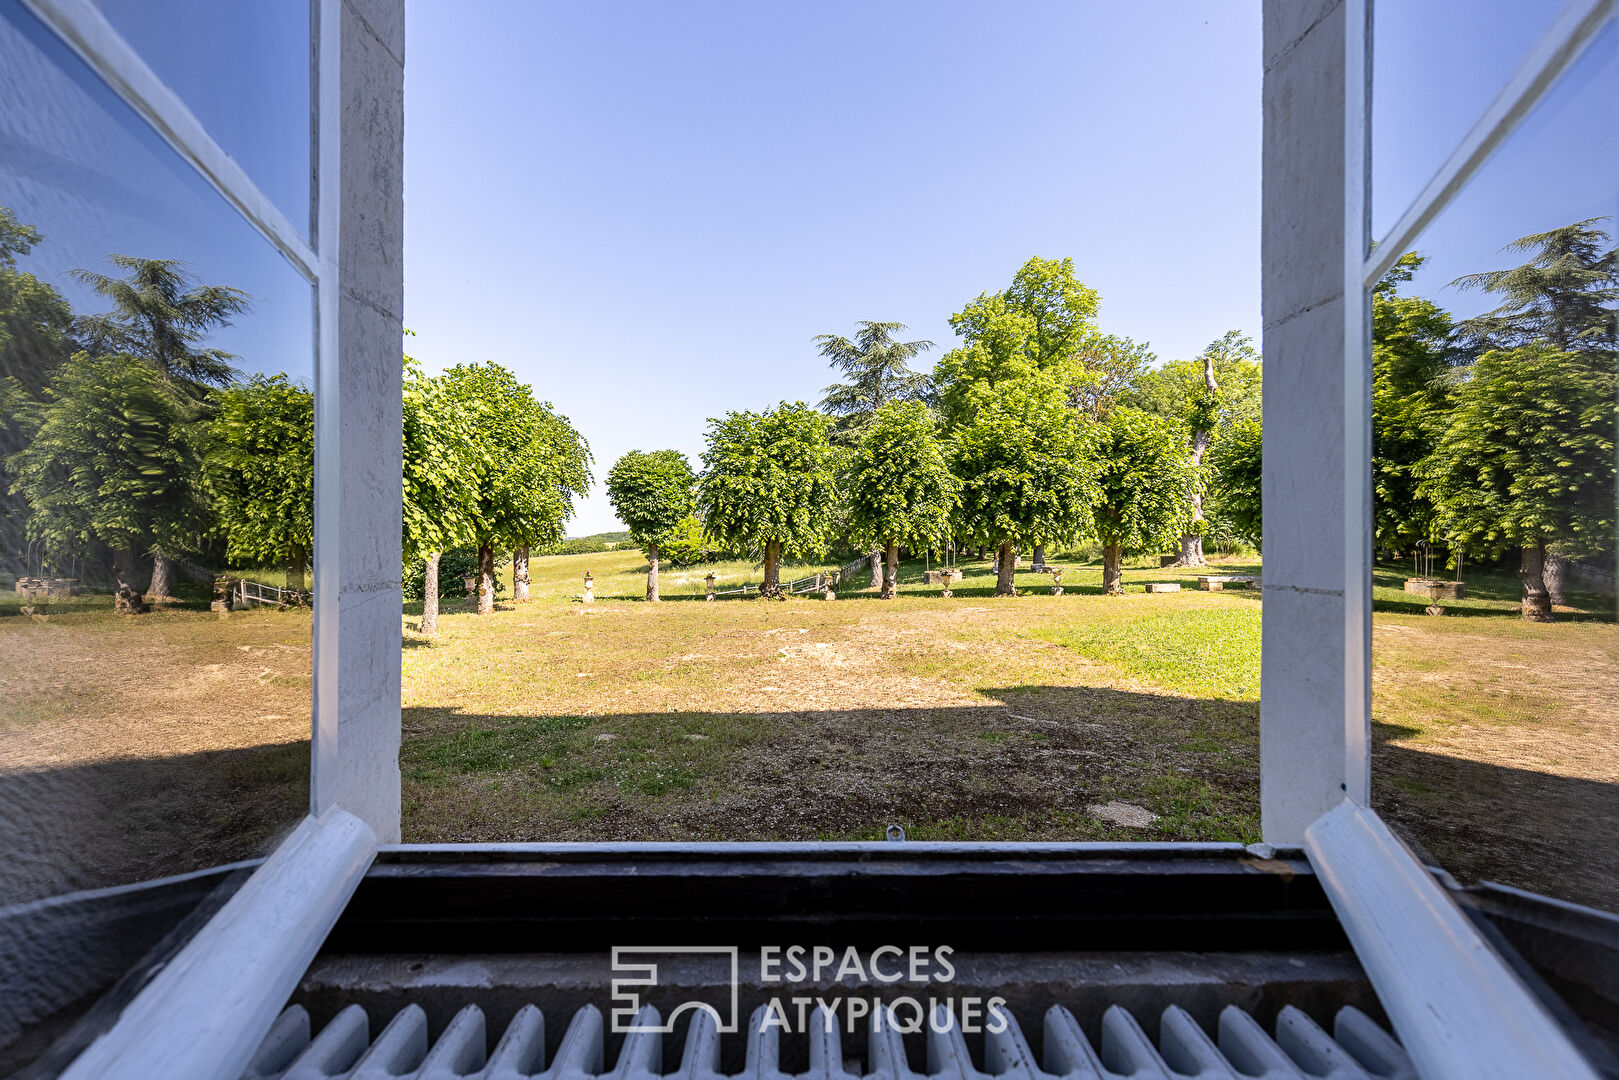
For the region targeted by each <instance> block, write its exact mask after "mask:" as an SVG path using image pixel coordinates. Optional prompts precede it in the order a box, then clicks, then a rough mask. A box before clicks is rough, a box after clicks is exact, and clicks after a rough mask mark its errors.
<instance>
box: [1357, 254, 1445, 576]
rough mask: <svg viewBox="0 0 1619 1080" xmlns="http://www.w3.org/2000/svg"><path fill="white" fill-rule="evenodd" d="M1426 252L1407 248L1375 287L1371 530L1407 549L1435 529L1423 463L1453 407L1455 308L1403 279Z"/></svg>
mask: <svg viewBox="0 0 1619 1080" xmlns="http://www.w3.org/2000/svg"><path fill="white" fill-rule="evenodd" d="M1422 263H1423V258H1422V256H1420V255H1417V254H1416V253H1414V252H1408V253H1407V254H1405V255H1402V256H1401V257H1400V259H1399V261H1398V262H1396V263H1395V264H1394V266H1393V267H1391V268H1390V269H1389V272H1388V273H1387V274H1385V275H1384V277H1383V280H1381V281H1379V282H1378V283H1377V286H1376V288H1374V289H1373V290H1372V536H1373V539H1374V541H1375V543H1376V544H1377V545H1378V546H1380V547H1385V548H1391V549H1402V548H1406V547H1409V546H1410V545H1411V544H1413V543H1415V542H1416V541H1418V540H1422V539H1425V538H1427V537H1428V535H1429V533H1430V531H1431V528H1432V520H1433V506H1432V504H1430V503H1429V502H1428V500H1427V499H1424V498H1421V497H1420V496H1418V494H1417V482H1418V477H1417V468H1418V467H1419V466H1420V465H1421V463H1422V461H1423V460H1424V459H1426V458H1427V456H1428V455H1429V454H1431V453H1432V452H1433V450H1434V446H1435V444H1436V443H1437V441H1438V439H1439V434H1440V432H1441V431H1443V429H1444V425H1445V414H1446V410H1447V409H1448V408H1449V402H1448V400H1447V397H1448V388H1447V376H1448V375H1449V373H1450V370H1451V355H1452V347H1451V344H1450V336H1451V324H1450V316H1449V315H1448V314H1447V313H1446V312H1445V311H1444V310H1443V309H1442V308H1440V307H1439V306H1438V305H1437V304H1435V303H1434V302H1433V301H1431V300H1426V299H1424V298H1422V297H1416V296H1401V295H1400V294H1399V287H1400V286H1401V285H1402V284H1404V283H1405V282H1408V281H1410V280H1411V278H1412V276H1413V275H1414V274H1415V273H1416V271H1417V270H1418V269H1420V268H1421V266H1422Z"/></svg>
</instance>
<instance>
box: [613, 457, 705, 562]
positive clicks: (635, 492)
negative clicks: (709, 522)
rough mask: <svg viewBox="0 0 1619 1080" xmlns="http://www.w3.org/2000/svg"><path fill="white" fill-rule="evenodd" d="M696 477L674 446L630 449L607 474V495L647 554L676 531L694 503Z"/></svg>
mask: <svg viewBox="0 0 1619 1080" xmlns="http://www.w3.org/2000/svg"><path fill="white" fill-rule="evenodd" d="M696 482H697V478H696V477H695V476H694V475H693V474H692V471H691V463H690V462H688V461H687V460H686V455H685V454H682V453H681V452H680V451H678V450H654V451H652V452H651V453H644V452H642V451H640V450H631V451H630V452H629V453H627V454H625V455H624V456H623V457H621V458H619V459H618V461H616V462H614V463H613V468H612V469H611V471H609V472H608V474H607V498H608V500H609V501H610V502H612V504H613V510H614V512H615V513H617V514H618V519H619V520H620V521H622V522H623V523H624V524H625V525H628V526H629V529H630V535H631V537H632V538H633V539H634V540H635V542H636V543H637V544H639V545H641V547H642V549H643V550H645V551H647V554H648V556H649V557H650V556H651V554H652V553H651V550H650V549H651V548H652V547H653V546H654V545H656V546H659V547H661V546H662V545H664V544H667V543H669V542H670V541H671V540H674V539H675V538H676V537H677V535H678V530H679V526H680V523H681V521H682V520H683V519H685V518H687V517H690V516H691V512H692V508H693V506H694V505H695V502H694V497H693V493H692V487H693V485H694V484H696Z"/></svg>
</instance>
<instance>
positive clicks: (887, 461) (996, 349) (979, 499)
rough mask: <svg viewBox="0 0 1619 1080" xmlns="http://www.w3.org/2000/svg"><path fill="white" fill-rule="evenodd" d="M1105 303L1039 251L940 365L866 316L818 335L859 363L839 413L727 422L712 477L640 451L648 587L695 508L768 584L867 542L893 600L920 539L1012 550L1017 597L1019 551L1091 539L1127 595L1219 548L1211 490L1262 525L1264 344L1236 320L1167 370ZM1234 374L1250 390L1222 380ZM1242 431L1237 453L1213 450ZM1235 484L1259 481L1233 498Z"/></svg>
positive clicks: (617, 502) (1235, 518) (637, 475)
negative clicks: (1165, 554)
mask: <svg viewBox="0 0 1619 1080" xmlns="http://www.w3.org/2000/svg"><path fill="white" fill-rule="evenodd" d="M1098 303H1099V300H1098V297H1097V295H1096V293H1095V291H1094V290H1092V289H1090V288H1089V287H1087V286H1085V285H1084V284H1083V283H1081V282H1080V281H1078V279H1077V278H1076V277H1075V274H1074V267H1073V262H1072V260H1066V259H1065V260H1061V261H1055V260H1048V259H1042V258H1034V259H1031V260H1029V262H1028V263H1026V264H1025V265H1024V266H1023V267H1022V268H1021V269H1020V270H1019V271H1018V273H1017V275H1016V276H1015V277H1014V279H1013V281H1012V283H1011V285H1010V287H1009V288H1007V289H1006V290H1005V291H1004V292H998V293H993V294H990V293H986V294H983V295H981V296H979V297H977V298H975V299H974V300H972V301H970V302H969V303H968V304H967V305H965V307H964V308H963V310H962V311H961V312H958V313H957V314H956V315H954V316H952V318H951V324H952V326H953V327H954V328H955V329H956V332H957V334H958V335H959V336H960V337H961V338H962V343H961V344H960V345H959V346H958V347H957V348H955V349H952V350H951V351H950V352H949V353H947V354H946V355H945V356H944V357H943V358H942V359H941V360H940V362H939V364H938V366H937V368H936V370H935V371H934V372H933V374H932V375H931V376H928V375H926V374H922V373H919V372H916V371H913V370H911V368H910V367H909V361H911V360H912V359H914V358H915V357H916V356H918V355H919V354H921V353H922V352H924V351H926V350H927V349H929V348H932V347H933V346H932V343H931V342H927V341H910V342H904V341H898V340H896V339H895V337H894V335H895V334H896V333H897V332H899V331H902V330H903V329H904V327H903V326H902V325H900V324H898V323H885V322H867V323H862V324H861V327H860V330H859V332H858V333H857V334H856V336H855V337H854V339H853V340H850V339H848V338H844V337H841V336H837V335H830V334H828V335H822V336H821V337H819V338H817V339H816V344H818V345H819V346H820V349H821V353H822V355H823V356H825V357H826V358H827V359H828V360H829V361H830V362H831V363H832V364H833V365H834V366H835V367H837V368H838V369H840V370H841V372H842V373H843V374H844V376H845V379H844V381H843V382H840V383H838V384H836V385H834V386H832V387H829V388H828V390H827V393H826V397H825V399H824V400H823V401H822V403H821V409H820V410H816V409H812V408H810V407H809V406H807V405H804V404H802V403H786V402H784V403H782V404H781V405H779V406H778V407H777V408H775V409H773V410H770V411H768V412H764V413H753V412H747V411H741V412H732V413H729V414H727V415H726V416H725V417H723V418H721V419H719V420H715V421H711V422H710V426H709V431H708V438H707V448H706V450H705V452H704V454H703V462H702V469H701V472H700V473H699V474H694V473H693V471H692V469H691V468H690V465H689V463H687V462H686V460H685V459H684V458H683V457H682V456H681V455H679V454H678V453H676V452H674V451H668V450H665V451H657V452H655V453H651V454H647V453H642V452H639V451H636V452H632V453H631V454H628V455H626V456H625V457H624V458H623V459H621V460H620V461H619V462H618V463H617V464H616V465H615V466H614V467H613V470H612V472H611V473H610V474H609V477H608V494H609V497H610V498H611V499H612V501H613V504H614V507H615V508H616V510H617V511H618V514H619V517H620V519H621V520H623V521H624V523H625V524H626V525H627V526H628V527H629V528H630V530H631V532H632V534H633V535H634V536H636V537H637V539H638V540H639V541H640V542H641V543H642V545H643V546H644V547H645V548H646V550H647V552H648V556H649V560H650V562H651V565H652V568H653V571H652V574H651V575H649V581H648V589H647V595H648V598H649V599H655V598H656V596H657V586H656V580H655V576H656V565H657V552H658V549H659V547H660V546H661V545H665V544H667V543H668V542H669V541H670V539H671V538H672V536H673V535H675V533H676V532H677V531H678V530H680V529H681V528H682V527H683V523H684V522H686V521H687V520H688V519H689V516H690V515H691V514H692V513H693V512H694V511H695V513H696V514H697V515H698V517H699V518H700V520H701V522H702V525H703V528H704V529H705V530H706V532H707V533H708V534H709V535H710V536H712V537H713V538H714V539H715V540H716V541H717V542H718V543H720V544H723V545H725V546H727V547H730V548H732V549H736V550H744V551H751V552H755V553H756V554H757V556H758V557H759V558H761V559H762V561H763V563H764V578H765V581H764V586H763V591H764V592H765V593H767V594H768V593H771V592H773V591H775V590H776V589H777V588H778V586H779V571H780V565H781V560H782V558H783V557H784V556H786V555H793V554H818V553H821V552H824V551H825V550H826V549H827V548H828V547H830V546H832V545H833V544H835V543H845V544H848V543H852V544H855V545H860V546H862V547H864V546H866V545H870V546H871V547H872V548H874V549H876V550H877V551H880V552H881V553H882V562H883V564H884V570H883V573H882V588H883V595H884V596H893V595H894V592H895V574H896V570H897V563H898V549H899V548H900V546H902V545H903V546H908V547H911V548H916V549H920V548H927V547H934V546H938V545H940V544H941V543H943V542H946V541H952V540H953V541H955V542H957V543H960V544H966V545H978V546H981V547H990V548H994V549H995V550H996V552H997V554H998V556H1000V559H999V562H1000V567H1001V570H1000V576H999V579H998V581H997V586H996V591H997V593H998V594H1001V595H1006V594H1010V593H1011V592H1012V591H1013V586H1012V566H1013V560H1012V558H1011V555H1012V553H1013V551H1014V550H1017V549H1024V550H1027V549H1028V548H1031V547H1032V548H1033V549H1034V551H1035V554H1036V556H1037V557H1039V556H1042V555H1043V554H1044V551H1043V548H1044V546H1045V545H1047V544H1053V543H1072V542H1077V541H1081V540H1088V539H1094V540H1096V541H1098V542H1099V543H1101V545H1102V546H1103V551H1104V572H1103V579H1104V585H1105V587H1106V589H1107V591H1109V592H1118V591H1120V587H1121V586H1120V579H1121V575H1120V568H1121V565H1122V557H1123V553H1124V552H1125V551H1127V550H1156V549H1158V548H1160V547H1162V546H1165V545H1168V544H1173V543H1175V542H1176V541H1177V540H1178V539H1180V538H1182V537H1189V538H1190V539H1189V540H1185V541H1182V549H1183V552H1184V557H1185V558H1186V559H1188V560H1195V562H1196V563H1201V562H1202V553H1201V537H1202V533H1203V531H1204V529H1205V527H1206V524H1207V516H1206V515H1205V514H1204V513H1203V507H1204V503H1203V496H1204V493H1205V491H1207V490H1209V489H1211V488H1212V489H1213V490H1214V491H1216V492H1218V493H1224V501H1223V502H1222V503H1221V505H1222V506H1229V508H1230V510H1231V513H1229V514H1227V515H1225V516H1226V519H1227V520H1229V521H1230V522H1231V529H1232V531H1233V532H1234V533H1236V532H1240V533H1242V534H1243V535H1245V536H1253V537H1256V536H1257V525H1258V508H1257V507H1258V485H1257V478H1258V470H1259V459H1258V454H1259V446H1258V439H1257V418H1258V407H1259V403H1258V392H1259V362H1258V357H1257V356H1256V355H1255V354H1254V352H1253V350H1252V348H1251V347H1250V346H1249V344H1248V342H1247V340H1246V339H1244V338H1243V337H1241V335H1238V334H1235V333H1233V334H1228V335H1226V337H1224V338H1222V339H1221V340H1220V341H1218V342H1216V343H1214V344H1213V345H1211V346H1210V347H1209V348H1208V350H1206V351H1205V353H1204V355H1203V356H1202V357H1200V358H1199V360H1198V361H1197V362H1196V363H1193V364H1189V365H1188V364H1182V365H1164V366H1163V367H1159V368H1152V367H1150V364H1151V363H1152V361H1153V359H1154V358H1153V356H1152V354H1151V352H1150V351H1149V350H1148V349H1147V347H1146V346H1144V345H1141V344H1139V343H1137V342H1134V341H1131V340H1129V339H1127V338H1121V337H1117V336H1113V335H1107V334H1103V333H1102V332H1101V331H1100V330H1099V329H1098V328H1097V325H1096V311H1097V306H1098ZM1222 373H1229V374H1230V375H1231V376H1232V377H1231V378H1230V379H1229V380H1228V381H1229V382H1231V383H1234V384H1235V385H1236V386H1237V387H1238V388H1239V392H1238V393H1236V394H1231V393H1222V391H1221V389H1220V384H1219V381H1218V377H1219V375H1220V374H1222ZM1245 425H1246V426H1245ZM1222 431H1226V432H1230V433H1231V437H1229V438H1223V439H1219V440H1218V444H1219V445H1221V446H1223V447H1224V448H1225V449H1224V452H1223V453H1222V454H1221V455H1220V456H1218V458H1217V463H1216V462H1210V463H1207V464H1206V463H1205V462H1204V460H1203V458H1204V454H1205V451H1206V450H1207V449H1208V448H1209V447H1210V445H1211V444H1214V443H1216V441H1217V436H1218V434H1219V433H1221V432H1222ZM1216 464H1217V467H1216ZM1227 478H1230V479H1231V480H1234V481H1240V482H1243V483H1245V484H1249V485H1251V486H1250V487H1248V488H1246V489H1245V490H1244V491H1242V492H1236V491H1229V492H1228V490H1227V489H1228V488H1229V487H1230V484H1229V483H1227Z"/></svg>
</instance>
